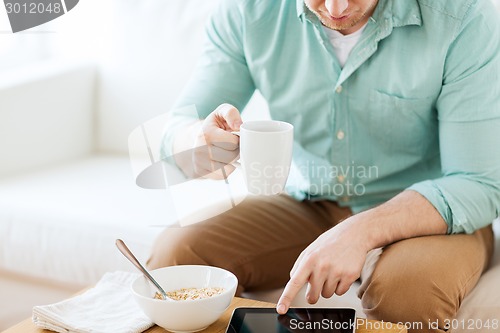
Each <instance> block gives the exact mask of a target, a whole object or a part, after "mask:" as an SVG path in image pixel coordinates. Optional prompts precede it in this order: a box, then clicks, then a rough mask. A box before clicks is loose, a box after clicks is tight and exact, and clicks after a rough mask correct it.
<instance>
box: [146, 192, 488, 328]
mask: <svg viewBox="0 0 500 333" xmlns="http://www.w3.org/2000/svg"><path fill="white" fill-rule="evenodd" d="M350 215H351V211H350V209H348V208H340V207H339V206H338V205H337V204H336V203H334V202H330V201H316V202H312V201H304V202H298V201H295V200H294V199H292V198H290V197H287V196H284V195H283V196H273V197H252V198H249V199H246V200H245V201H244V202H242V203H241V204H239V205H238V206H236V207H235V208H233V209H231V210H229V211H227V212H225V213H223V214H221V215H219V216H216V217H213V218H211V219H208V220H206V221H204V222H202V223H199V224H196V225H192V226H188V227H183V228H180V227H179V228H169V229H166V230H165V231H164V232H163V233H162V234H161V235H160V236H159V237H158V239H157V241H156V243H155V245H154V249H153V253H152V255H151V257H150V259H149V260H148V266H149V268H158V267H165V266H171V265H180V264H200V265H211V266H218V267H222V268H225V269H227V270H229V271H231V272H233V273H234V274H235V275H236V276H237V278H238V281H239V288H238V293H241V292H242V291H243V290H247V291H253V290H264V289H272V288H279V287H283V286H284V285H285V284H286V282H287V281H288V278H289V272H290V269H291V268H292V266H293V263H294V262H295V259H296V258H297V257H298V256H299V254H300V253H301V252H302V250H304V248H305V247H307V246H308V245H309V244H310V243H311V242H312V241H314V240H315V239H316V238H317V237H318V236H319V235H320V234H322V233H323V232H325V231H327V230H328V229H330V228H331V227H332V226H335V225H336V224H337V223H339V222H341V221H342V220H344V219H345V218H347V217H349V216H350ZM352 246H356V244H352ZM492 253H493V232H492V229H491V227H487V228H483V229H481V230H478V231H476V232H475V233H474V234H472V235H464V234H461V235H442V236H427V237H418V238H412V239H407V240H403V241H399V242H396V243H394V244H391V245H389V246H386V247H385V248H384V249H383V251H382V254H381V255H380V258H379V259H378V260H377V262H376V264H375V265H374V268H373V270H371V274H370V276H368V277H366V276H364V275H363V276H362V277H363V279H364V281H362V288H361V289H362V290H361V292H360V298H361V300H362V305H363V308H364V311H365V313H366V315H367V316H368V317H369V318H373V319H378V320H384V321H391V322H409V323H414V322H422V323H423V328H424V329H423V330H420V331H419V332H433V331H434V332H443V331H445V330H446V327H444V322H445V320H446V319H452V318H453V317H454V316H455V314H456V313H457V311H458V309H459V307H460V304H461V303H462V300H463V298H464V297H465V295H467V294H468V293H469V292H470V291H471V290H472V288H473V287H474V286H475V285H476V283H477V281H478V279H479V277H480V276H481V274H482V272H483V271H485V269H486V268H487V266H488V263H489V260H490V258H491V256H492ZM436 320H438V322H439V329H438V330H433V329H430V328H428V322H429V321H431V322H435V321H436Z"/></svg>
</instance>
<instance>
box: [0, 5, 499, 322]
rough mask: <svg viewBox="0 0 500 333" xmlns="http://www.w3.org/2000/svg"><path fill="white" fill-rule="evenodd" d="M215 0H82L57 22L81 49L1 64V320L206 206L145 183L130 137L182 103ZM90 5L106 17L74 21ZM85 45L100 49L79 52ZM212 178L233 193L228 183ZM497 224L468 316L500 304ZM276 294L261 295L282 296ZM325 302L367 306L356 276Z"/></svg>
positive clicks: (253, 109) (101, 269)
mask: <svg viewBox="0 0 500 333" xmlns="http://www.w3.org/2000/svg"><path fill="white" fill-rule="evenodd" d="M217 2H218V1H217V0H207V1H199V0H169V1H162V0H148V1H120V0H107V1H100V0H88V1H83V2H81V3H80V4H79V5H78V7H77V8H75V9H74V10H72V11H71V13H70V14H67V15H66V16H65V17H64V18H61V20H60V22H58V21H57V20H56V21H54V22H56V23H55V26H54V27H53V29H55V30H56V31H58V32H59V34H58V36H57V38H59V40H60V41H62V42H63V43H65V44H64V45H69V44H71V43H75V40H77V41H78V47H79V49H76V51H72V50H71V49H69V50H68V49H64V47H63V48H61V49H60V50H59V51H58V52H60V53H61V54H63V55H64V56H65V57H64V58H60V59H59V58H58V59H56V60H54V61H48V62H44V63H41V64H34V65H32V66H29V67H25V68H23V69H13V70H12V71H11V72H10V73H5V74H2V76H0V156H1V157H0V158H1V163H0V289H1V291H0V295H1V296H0V297H1V299H0V308H1V309H2V311H1V312H0V329H3V328H6V327H7V326H8V325H11V324H13V323H14V322H16V321H19V320H21V319H23V318H25V317H28V316H29V315H30V311H31V307H32V306H33V305H35V304H43V303H49V302H54V301H57V300H59V299H62V298H64V297H68V296H69V295H71V294H72V293H74V292H76V291H77V290H78V289H80V288H82V287H85V286H88V285H91V284H93V283H95V282H96V281H97V280H98V279H99V278H100V277H101V276H102V275H103V274H104V273H105V272H107V271H115V270H132V268H131V266H130V264H129V263H128V262H126V261H125V259H124V258H122V257H121V255H120V254H119V253H118V252H117V251H116V249H115V246H114V241H115V239H116V238H123V239H124V240H125V241H126V242H127V243H128V244H129V246H130V247H131V249H132V250H133V251H134V252H135V253H137V254H138V257H139V258H140V259H141V260H143V261H144V260H145V259H146V258H147V256H148V254H149V251H150V248H151V245H152V242H153V240H154V239H155V237H156V235H157V234H158V233H159V232H160V231H161V230H162V228H163V227H164V226H165V225H168V224H173V223H176V222H178V221H179V220H180V219H182V218H183V217H184V216H187V215H188V214H189V213H191V212H193V211H194V210H197V209H199V208H200V207H202V205H201V202H196V201H194V202H193V201H191V202H189V205H188V206H190V209H187V210H185V211H182V212H181V210H182V209H181V207H180V206H179V205H181V206H182V203H179V200H180V199H179V198H181V196H180V194H179V196H177V195H174V197H173V196H172V195H171V193H167V192H166V191H161V190H145V189H141V188H139V187H138V186H136V184H135V179H134V175H135V174H136V173H137V172H134V170H133V169H132V167H131V166H132V164H131V162H130V159H129V156H128V137H129V135H130V134H131V133H133V131H134V129H136V128H137V127H138V126H140V125H141V124H143V123H145V122H147V121H148V120H150V119H152V118H154V117H156V116H160V115H162V114H163V113H164V112H166V111H167V110H168V109H169V108H170V106H171V105H172V103H173V100H174V99H175V96H177V95H178V94H179V92H180V89H181V88H182V86H183V85H184V83H185V82H186V81H187V79H188V77H189V74H190V73H191V71H192V69H193V66H194V64H195V62H196V58H197V56H198V54H199V52H200V50H201V40H202V30H203V29H202V28H203V22H204V21H205V18H206V17H207V14H208V13H209V12H210V10H211V8H212V7H213V6H214V5H215V4H216V3H217ZM103 3H104V4H106V5H105V6H104V5H102V4H103ZM96 8H100V9H102V10H101V11H96V10H95V9H96ZM103 8H104V9H103ZM96 13H98V14H96ZM72 15H73V16H72ZM89 17H92V20H93V23H94V25H96V26H98V27H100V28H99V29H94V30H88V29H82V27H79V26H75V25H73V26H71V25H69V24H68V22H70V20H75V21H77V22H86V20H87V19H88V18H89ZM107 21H110V22H112V24H111V25H106V24H104V23H103V22H107ZM79 50H80V51H81V50H93V51H94V52H89V53H90V54H91V56H89V57H88V58H86V59H85V60H81V59H79V60H75V57H74V54H75V53H78V52H79ZM67 59H73V60H67ZM247 109H248V110H246V111H245V116H246V117H249V118H263V117H266V112H265V110H266V106H265V103H264V102H263V101H262V100H261V99H259V97H258V96H257V97H256V98H254V99H253V101H252V102H251V104H250V105H249V107H248V108H247ZM135 133H137V132H135ZM135 171H137V170H135ZM235 177H236V176H235ZM236 182H237V181H236ZM212 185H213V186H215V187H217V188H219V189H222V190H221V191H220V192H219V193H220V195H221V197H222V198H223V199H222V200H225V199H224V194H223V193H225V192H224V185H222V187H221V185H220V184H219V183H218V184H210V185H209V186H212ZM190 186H193V184H191V185H190ZM203 186H205V185H203ZM183 191H184V192H183V193H186V190H185V189H184V190H183ZM181 192H182V191H181ZM181 199H182V198H181ZM191 199H192V198H191ZM182 200H184V199H182ZM182 200H180V201H182ZM497 227H498V223H497ZM498 229H499V228H497V231H496V234H497V251H496V254H495V260H494V265H493V267H492V268H491V269H490V270H489V271H488V273H487V274H486V275H485V276H484V277H483V278H482V279H481V281H480V285H479V287H478V288H476V289H475V290H474V292H473V293H472V294H471V295H470V296H469V297H467V299H466V300H465V301H464V308H465V309H463V311H462V314H461V316H462V317H461V318H469V317H470V318H481V317H480V316H482V315H484V314H485V313H488V315H490V314H491V313H492V311H493V312H494V313H499V314H500V303H499V301H498V300H499V299H500V286H499V285H498V281H499V280H500V251H499V249H500V236H499V235H500V230H498ZM495 282H496V285H495ZM278 294H279V291H274V292H271V293H261V294H253V295H252V296H254V297H258V298H261V299H264V300H270V301H275V300H276V297H277V295H278ZM301 304H304V301H303V300H302V299H298V300H297V305H301ZM320 305H327V306H332V305H334V306H351V307H355V308H357V309H358V310H359V309H360V304H359V300H357V298H356V297H355V288H352V290H350V292H349V293H348V295H346V296H343V297H342V298H334V299H331V300H321V302H320ZM495 311H496V312H495ZM499 317H500V315H499Z"/></svg>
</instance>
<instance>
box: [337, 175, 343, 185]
mask: <svg viewBox="0 0 500 333" xmlns="http://www.w3.org/2000/svg"><path fill="white" fill-rule="evenodd" d="M337 180H338V181H339V183H343V182H344V180H345V177H344V176H343V175H338V176H337Z"/></svg>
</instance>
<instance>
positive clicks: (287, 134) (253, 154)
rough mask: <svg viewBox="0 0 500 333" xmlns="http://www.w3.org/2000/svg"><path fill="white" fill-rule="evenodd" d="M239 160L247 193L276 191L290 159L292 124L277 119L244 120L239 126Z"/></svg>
mask: <svg viewBox="0 0 500 333" xmlns="http://www.w3.org/2000/svg"><path fill="white" fill-rule="evenodd" d="M239 136H240V161H241V166H242V169H243V174H244V177H245V182H246V185H247V189H248V192H250V193H251V194H255V195H273V194H278V193H280V192H282V191H283V189H284V188H285V184H286V180H287V178H288V173H289V172H290V164H291V162H292V147H293V126H292V125H291V124H289V123H286V122H283V121H277V120H258V121H247V122H244V123H243V124H242V125H241V126H240V132H239Z"/></svg>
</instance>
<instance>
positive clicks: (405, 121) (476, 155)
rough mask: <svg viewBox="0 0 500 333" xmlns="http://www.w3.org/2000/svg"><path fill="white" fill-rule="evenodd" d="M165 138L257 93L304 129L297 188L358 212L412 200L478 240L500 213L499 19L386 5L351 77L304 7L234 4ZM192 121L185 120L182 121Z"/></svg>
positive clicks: (292, 184) (466, 4) (480, 1)
mask: <svg viewBox="0 0 500 333" xmlns="http://www.w3.org/2000/svg"><path fill="white" fill-rule="evenodd" d="M207 36H208V39H207V45H206V48H205V51H204V54H203V57H202V59H201V60H200V63H199V65H198V67H197V69H196V71H195V74H194V76H193V77H192V79H191V81H190V83H189V84H188V86H187V87H186V89H185V90H184V92H183V94H182V96H181V97H180V98H179V100H178V102H177V105H176V108H174V111H173V113H172V114H173V118H172V121H171V122H170V123H169V124H168V125H167V127H169V128H170V130H168V131H167V132H166V136H165V142H164V144H165V147H166V148H165V151H168V150H169V147H170V146H171V144H172V138H173V137H174V135H175V132H176V131H175V129H177V128H180V126H179V125H180V124H181V123H183V122H187V121H189V120H191V121H192V119H190V115H188V114H187V113H186V112H185V110H186V108H181V107H182V106H187V105H192V104H194V105H195V106H196V109H197V112H198V115H199V117H200V118H204V117H206V116H207V115H208V114H209V113H210V112H212V111H213V110H214V109H215V108H216V107H217V106H218V105H219V104H222V103H230V104H233V105H235V106H236V107H237V108H239V109H240V110H241V109H243V108H244V106H245V105H246V103H247V102H248V100H249V98H250V97H251V95H252V94H253V92H254V90H255V89H258V90H259V91H260V93H261V94H262V95H263V96H264V98H265V99H266V100H267V102H268V104H269V109H270V114H271V117H272V118H273V119H278V120H283V121H287V122H290V123H292V124H293V125H294V127H295V131H294V134H295V141H296V142H295V147H294V160H293V171H292V173H291V175H290V179H289V182H288V187H287V188H288V191H289V193H290V194H292V195H293V196H294V197H296V198H298V199H329V200H335V201H338V202H339V203H340V204H341V205H348V206H350V207H351V208H352V209H353V211H355V212H358V211H361V210H364V209H367V208H369V207H372V206H374V205H377V204H380V203H382V202H384V201H386V200H388V199H390V198H391V197H393V196H395V195H396V194H397V193H399V192H401V191H403V190H405V189H408V188H409V189H412V190H415V191H417V192H419V193H421V194H422V195H423V196H425V197H426V198H427V199H428V200H429V201H430V202H431V203H432V204H433V205H434V206H435V207H436V209H437V210H438V211H439V213H440V214H441V215H442V216H443V218H444V219H445V221H446V222H447V224H448V226H449V228H448V232H449V233H459V232H468V233H470V232H473V231H474V230H476V229H478V228H481V227H483V226H485V225H488V224H490V223H491V222H492V220H493V219H494V218H495V217H497V216H498V215H499V211H500V78H499V73H500V18H499V15H498V13H497V12H496V10H495V8H494V6H493V5H492V4H491V3H490V1H489V0H453V1H449V0H379V3H378V5H377V8H376V10H375V12H374V14H373V15H372V17H371V18H370V20H369V22H368V24H367V26H366V28H365V30H364V31H363V34H362V36H361V39H360V40H359V42H358V43H357V45H356V46H355V47H354V49H353V50H352V51H351V54H350V55H349V58H348V60H347V63H346V64H345V66H344V67H343V68H341V66H340V65H339V63H338V61H337V59H336V56H335V53H334V51H333V48H332V46H331V44H330V43H329V41H328V38H327V36H326V35H325V32H324V31H323V29H322V27H321V23H320V22H319V20H318V18H317V17H316V16H315V15H314V14H313V13H311V12H310V11H309V10H308V9H307V8H306V7H305V6H304V3H303V0H223V1H222V3H221V5H220V7H219V8H218V10H217V11H216V12H215V13H214V14H213V15H212V18H211V20H210V21H209V23H208V25H207ZM183 110H184V111H183Z"/></svg>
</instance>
